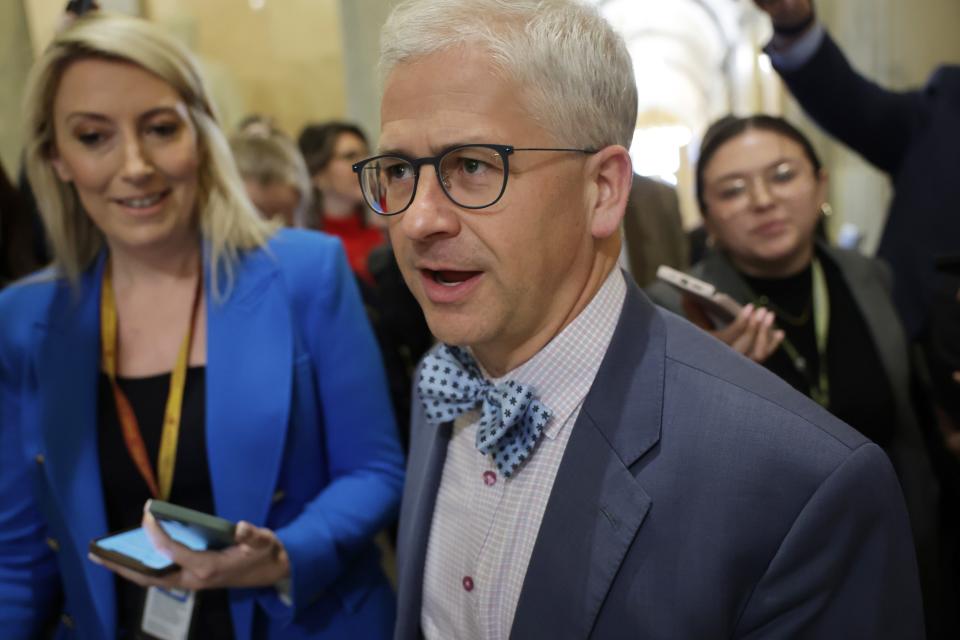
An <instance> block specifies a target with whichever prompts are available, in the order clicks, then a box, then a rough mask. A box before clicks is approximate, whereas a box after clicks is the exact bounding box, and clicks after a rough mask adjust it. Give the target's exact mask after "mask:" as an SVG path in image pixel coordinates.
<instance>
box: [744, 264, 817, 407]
mask: <svg viewBox="0 0 960 640" xmlns="http://www.w3.org/2000/svg"><path fill="white" fill-rule="evenodd" d="M811 266H812V270H813V291H812V292H811V295H810V304H809V305H808V306H807V308H806V309H805V310H804V313H801V314H800V316H799V317H797V316H794V317H790V318H785V319H786V320H787V323H788V324H793V325H794V326H802V325H803V324H806V322H807V321H808V320H809V319H810V318H809V316H810V312H812V313H813V328H814V333H815V335H816V338H817V361H818V362H817V375H816V376H814V375H813V372H812V371H811V370H810V366H809V363H808V362H807V359H806V358H804V357H803V356H802V355H800V352H799V351H798V350H797V348H796V346H794V344H793V343H792V342H791V341H790V339H789V338H784V339H783V342H781V343H780V344H781V345H782V346H783V350H784V352H785V353H786V354H787V356H788V357H789V358H790V362H791V363H792V364H793V367H794V369H796V370H797V372H798V373H799V374H800V375H802V376H803V377H804V378H805V379H806V380H807V384H808V385H809V387H810V397H811V398H812V399H813V400H814V401H816V402H817V404H819V405H820V406H822V407H825V408H826V407H829V405H830V378H829V375H828V374H827V340H828V338H829V335H830V297H829V295H828V293H827V279H826V277H825V276H824V275H823V267H822V266H821V265H820V261H819V260H818V259H817V258H816V257H814V258H813V262H812V264H811ZM748 291H749V287H748ZM750 296H751V297H752V298H753V299H754V303H755V304H758V305H761V306H764V307H768V308H770V309H772V310H773V311H774V313H776V314H777V319H778V320H779V319H780V312H781V311H782V310H781V309H778V308H776V307H774V306H773V305H771V304H770V301H769V299H767V298H766V296H758V295H756V294H755V293H754V292H753V291H750ZM761 301H763V302H761ZM804 315H806V316H807V317H806V318H803V316H804ZM801 318H803V322H800V323H795V322H790V321H791V320H797V319H801Z"/></svg>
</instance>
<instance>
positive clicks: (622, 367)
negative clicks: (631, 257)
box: [510, 281, 665, 638]
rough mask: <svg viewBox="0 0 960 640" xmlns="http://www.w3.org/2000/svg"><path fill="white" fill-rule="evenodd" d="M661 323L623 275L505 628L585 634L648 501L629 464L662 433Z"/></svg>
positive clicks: (532, 633) (516, 633) (525, 634)
mask: <svg viewBox="0 0 960 640" xmlns="http://www.w3.org/2000/svg"><path fill="white" fill-rule="evenodd" d="M664 352H665V330H664V326H663V323H662V322H661V321H660V319H659V316H658V315H657V314H656V312H655V311H654V307H653V305H651V304H650V302H649V301H648V300H646V298H644V297H643V296H642V295H641V294H640V292H639V290H638V289H637V288H636V286H635V285H633V284H632V283H630V282H629V281H628V292H627V298H626V301H625V303H624V307H623V311H622V313H621V315H620V321H619V323H618V326H617V329H616V332H615V333H614V336H613V339H612V341H611V343H610V346H609V348H608V349H607V355H606V357H605V358H604V361H603V364H602V365H601V367H600V370H599V371H598V373H597V377H596V379H595V380H594V383H593V385H592V387H591V390H590V392H589V394H588V395H587V397H586V399H585V401H584V405H583V408H582V410H581V412H580V415H579V417H578V418H577V421H576V423H575V424H574V425H573V433H572V434H571V435H570V440H569V442H568V443H567V449H566V452H565V453H564V457H563V460H562V462H561V464H560V468H559V470H558V472H557V477H556V480H555V481H554V485H553V490H552V492H551V495H550V500H549V502H548V503H547V509H546V512H545V513H544V517H543V522H542V523H541V525H540V533H539V535H538V537H537V542H536V544H535V546H534V549H533V554H532V556H531V558H530V564H529V565H528V568H527V574H526V577H525V579H524V583H523V589H522V591H521V593H520V600H519V602H518V605H517V612H516V616H515V618H514V621H513V627H512V630H511V634H510V635H511V637H513V638H533V637H544V638H552V637H577V638H586V637H588V636H589V635H590V631H591V629H592V628H593V626H594V622H595V621H596V617H597V614H598V613H599V611H600V607H601V605H602V604H603V601H604V600H605V598H606V596H607V593H608V591H609V589H610V585H611V584H612V582H613V579H614V577H615V576H616V574H617V571H618V569H619V568H620V565H621V563H622V561H623V558H624V556H625V555H626V553H627V551H628V549H629V547H630V544H631V543H632V541H633V539H634V537H635V536H636V533H637V531H638V529H639V528H640V526H641V524H642V523H643V520H644V518H645V517H646V514H647V512H648V511H649V509H650V505H651V501H650V498H649V496H648V495H647V494H646V492H644V490H643V488H642V487H641V486H640V485H639V483H638V482H637V480H636V478H635V477H634V475H633V473H632V472H631V470H630V466H631V465H632V464H634V463H635V462H636V461H637V460H639V459H640V457H642V456H643V455H644V454H645V453H646V452H648V451H649V450H650V449H651V448H652V447H654V445H655V444H656V443H657V442H658V441H659V439H660V426H661V417H662V405H663V384H664Z"/></svg>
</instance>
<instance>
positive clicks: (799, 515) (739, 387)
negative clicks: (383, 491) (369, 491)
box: [395, 284, 923, 640]
mask: <svg viewBox="0 0 960 640" xmlns="http://www.w3.org/2000/svg"><path fill="white" fill-rule="evenodd" d="M411 426H412V437H413V440H412V443H411V450H410V461H409V465H408V467H407V474H408V477H407V486H406V487H405V489H404V500H403V506H402V510H401V516H400V540H399V546H398V574H399V576H398V579H399V584H398V588H399V594H398V618H397V630H396V634H395V638H397V639H399V640H412V639H414V638H417V637H418V635H419V633H420V610H421V606H422V598H421V593H422V590H423V569H424V560H425V558H426V549H427V540H428V538H429V534H430V526H431V520H432V517H433V510H434V505H435V502H436V496H437V489H438V485H439V482H440V478H441V472H442V470H443V465H444V459H445V455H446V451H447V444H448V442H449V439H450V433H451V429H450V424H447V425H444V426H441V427H440V428H432V427H430V426H428V425H427V424H426V423H425V422H424V421H423V418H422V414H419V415H416V416H415V419H414V422H413V424H412V425H411ZM534 455H536V454H534ZM451 588H455V587H451ZM511 637H512V638H516V639H523V640H526V639H528V638H551V639H553V638H561V639H566V638H598V639H600V638H602V639H603V640H607V639H617V638H651V639H653V638H664V639H669V640H684V639H687V638H689V639H691V640H699V639H701V638H750V639H759V638H890V639H894V638H896V639H897V640H903V639H908V638H922V637H923V617H922V611H921V603H920V591H919V585H918V579H917V569H916V561H915V560H914V553H913V545H912V542H911V538H910V526H909V523H908V520H907V514H906V511H905V508H904V504H903V497H902V494H901V492H900V488H899V486H898V484H897V479H896V477H895V476H894V474H893V470H892V468H891V465H890V463H889V461H888V460H887V458H886V456H885V455H884V454H883V452H882V451H881V450H880V449H879V447H877V446H876V445H875V444H872V443H870V442H869V441H868V440H866V439H865V438H864V437H863V436H861V435H860V434H859V433H857V432H856V431H854V430H853V429H851V428H850V427H848V426H846V425H845V424H843V423H841V422H839V421H837V420H836V419H835V418H833V417H832V416H831V415H830V414H828V413H827V412H826V411H824V410H823V409H821V408H820V407H819V406H818V405H816V404H815V403H813V402H812V401H810V400H809V399H808V398H806V397H804V396H803V395H801V394H799V393H797V392H796V391H794V390H793V389H792V388H790V387H789V386H788V385H786V384H785V383H784V382H782V381H781V380H780V379H778V378H777V377H776V376H774V375H772V374H770V373H769V372H768V371H766V370H765V369H763V368H762V367H759V366H757V365H755V364H753V363H752V362H750V361H748V360H747V359H745V358H743V357H741V356H739V355H737V354H736V353H734V352H733V351H732V350H730V349H729V348H727V347H726V346H724V345H723V344H721V343H720V342H719V341H717V340H714V339H713V338H711V337H710V336H708V335H707V334H705V333H703V332H702V331H700V330H698V329H696V328H694V327H693V326H692V325H690V324H689V323H687V322H686V321H685V320H682V319H681V318H679V317H677V316H675V315H673V314H672V313H669V312H667V311H664V310H661V309H658V308H656V307H654V306H653V305H652V304H651V303H650V301H649V300H647V299H646V297H645V296H644V295H643V294H642V293H640V291H639V290H638V289H637V288H636V287H635V286H634V285H632V284H630V285H628V293H627V298H626V302H625V304H624V308H623V312H622V314H621V317H620V321H619V324H618V326H617V329H616V332H615V334H614V336H613V339H612V341H611V343H610V346H609V348H608V350H607V354H606V356H605V358H604V361H603V363H602V365H601V367H600V370H599V372H598V373H597V377H596V379H595V381H594V383H593V386H592V387H591V389H590V392H589V393H588V395H587V397H586V399H585V400H584V404H583V408H582V410H581V412H580V415H579V417H578V418H577V421H576V423H575V424H574V426H573V432H572V433H571V434H570V440H569V442H568V444H567V450H566V453H565V454H564V457H563V460H562V462H561V464H560V467H559V470H558V472H557V476H556V480H555V482H554V485H553V489H552V492H551V494H550V499H549V501H548V503H547V507H546V511H545V513H544V516H543V522H542V524H541V526H540V533H539V536H538V538H537V541H536V543H535V545H534V548H533V553H532V555H531V558H530V564H529V566H528V568H527V573H526V577H525V578H524V582H523V587H522V590H521V593H520V599H519V602H518V605H517V612H516V616H515V618H514V620H513V627H512V631H511Z"/></svg>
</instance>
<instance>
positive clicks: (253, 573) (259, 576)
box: [88, 510, 290, 591]
mask: <svg viewBox="0 0 960 640" xmlns="http://www.w3.org/2000/svg"><path fill="white" fill-rule="evenodd" d="M142 526H143V529H144V531H146V533H147V535H148V537H149V538H150V541H151V542H152V543H153V545H154V546H155V547H156V548H157V550H158V551H160V552H161V553H162V554H163V555H165V556H167V557H168V558H170V560H172V561H173V562H174V563H175V564H177V565H179V567H180V568H179V570H177V571H174V572H172V573H168V574H165V575H162V576H150V575H146V574H144V573H141V572H139V571H135V570H133V569H129V568H127V567H124V566H122V565H120V564H117V563H115V562H111V561H110V560H108V559H105V558H102V557H98V556H95V555H93V554H90V555H89V556H88V557H89V558H90V560H92V561H93V562H95V563H97V564H99V565H102V566H104V567H106V568H107V569H109V570H111V571H113V572H114V573H116V574H118V575H120V576H121V577H123V578H126V579H127V580H130V581H131V582H134V583H136V584H138V585H140V586H142V587H161V588H163V589H186V590H190V591H195V590H199V589H221V588H243V587H266V586H273V585H275V584H276V583H277V582H279V581H281V580H283V579H284V578H287V577H289V575H290V562H289V559H288V557H287V553H286V551H285V550H284V548H283V544H282V543H281V542H280V540H279V538H277V536H276V534H275V533H274V532H273V531H271V530H270V529H266V528H262V527H257V526H254V525H252V524H250V523H249V522H244V521H240V522H238V523H237V526H236V533H235V544H233V545H232V546H229V547H226V548H225V549H222V550H219V551H194V550H192V549H189V548H188V547H186V546H184V545H183V544H180V543H179V542H177V541H175V540H173V539H172V538H171V537H170V536H169V535H167V533H166V532H165V531H164V530H163V527H162V526H161V525H160V524H159V523H158V522H157V520H156V518H154V516H153V515H152V514H151V513H150V512H149V511H147V510H144V514H143V521H142Z"/></svg>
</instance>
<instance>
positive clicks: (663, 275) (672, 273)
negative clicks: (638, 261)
mask: <svg viewBox="0 0 960 640" xmlns="http://www.w3.org/2000/svg"><path fill="white" fill-rule="evenodd" d="M657 279H658V280H661V281H663V282H666V283H667V284H669V285H670V286H671V287H673V288H675V289H677V290H678V291H680V293H682V294H684V295H687V296H690V297H692V298H694V300H696V302H697V303H698V304H699V305H700V306H701V307H703V310H704V311H705V312H706V314H707V316H709V318H710V320H712V321H713V323H714V324H715V325H717V326H721V325H725V324H730V322H732V321H733V319H734V318H736V317H737V315H738V314H739V313H740V310H741V309H742V308H743V307H742V305H740V303H738V302H737V301H736V300H734V299H733V298H731V297H730V296H728V295H727V294H725V293H720V292H719V291H717V288H716V287H714V286H713V285H712V284H710V283H709V282H704V281H703V280H700V279H699V278H694V277H693V276H691V275H690V274H689V273H684V272H683V271H678V270H676V269H674V268H672V267H668V266H667V265H665V264H662V265H660V266H659V267H657Z"/></svg>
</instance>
